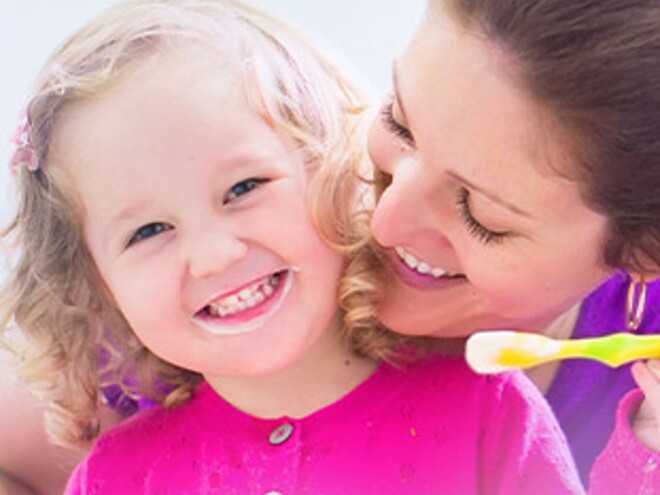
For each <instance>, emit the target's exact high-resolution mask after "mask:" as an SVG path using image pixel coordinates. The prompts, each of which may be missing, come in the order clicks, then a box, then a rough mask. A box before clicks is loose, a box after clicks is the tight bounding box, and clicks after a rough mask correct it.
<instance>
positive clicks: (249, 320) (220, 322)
mask: <svg viewBox="0 0 660 495" xmlns="http://www.w3.org/2000/svg"><path fill="white" fill-rule="evenodd" d="M272 277H277V278H278V279H279V280H278V282H277V284H276V285H272V293H270V294H268V295H267V296H266V297H265V298H264V299H263V300H262V301H261V302H258V303H256V304H254V305H253V306H251V307H248V308H245V309H239V310H236V309H235V308H234V309H233V310H234V311H235V312H233V313H232V314H227V315H225V316H220V315H219V314H218V312H217V311H209V306H206V307H205V308H203V309H201V310H200V311H198V312H197V313H196V314H195V315H194V316H193V321H195V322H196V323H197V324H198V325H199V326H200V327H201V328H202V329H203V330H204V331H206V332H209V333H212V334H214V335H238V334H243V333H248V332H252V331H254V330H257V329H259V328H261V327H262V326H263V324H264V323H265V321H266V320H267V319H269V318H270V316H271V315H272V314H273V313H275V312H276V311H277V310H278V309H279V307H280V306H281V305H282V302H283V301H284V298H285V297H286V295H287V293H288V292H289V291H290V290H291V285H292V283H293V277H292V274H291V270H289V269H287V270H283V271H280V272H276V273H273V274H272V275H271V276H270V278H272ZM267 278H269V277H265V278H264V279H267ZM249 285H250V284H247V286H249ZM240 291H241V289H238V290H237V291H234V292H233V293H230V294H225V295H224V296H223V297H222V298H218V299H216V301H217V300H219V299H226V298H227V297H228V296H231V294H238V293H239V292H240ZM212 313H216V314H212Z"/></svg>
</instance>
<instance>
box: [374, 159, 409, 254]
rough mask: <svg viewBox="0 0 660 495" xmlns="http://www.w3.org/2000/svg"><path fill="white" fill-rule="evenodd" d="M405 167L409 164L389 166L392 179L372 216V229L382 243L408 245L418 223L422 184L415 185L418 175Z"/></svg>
mask: <svg viewBox="0 0 660 495" xmlns="http://www.w3.org/2000/svg"><path fill="white" fill-rule="evenodd" d="M408 165H410V164H408ZM405 168H406V164H398V165H396V166H392V165H390V166H389V167H388V172H389V173H390V174H391V182H390V184H389V185H388V186H387V188H386V189H385V190H384V191H383V192H382V194H381V196H380V198H379V199H378V202H377V204H376V208H375V210H374V213H373V216H372V218H371V232H372V234H373V236H374V238H375V239H376V241H378V243H379V244H381V245H383V246H388V247H391V246H399V245H406V244H407V243H406V242H405V239H406V238H407V237H408V236H409V235H410V234H411V233H412V232H414V230H415V229H416V228H417V227H418V225H417V224H418V220H419V215H418V213H419V206H420V205H419V201H420V199H421V198H420V196H419V190H420V187H416V185H415V180H416V179H415V178H414V176H413V175H412V174H410V173H406V172H405V170H404V169H405Z"/></svg>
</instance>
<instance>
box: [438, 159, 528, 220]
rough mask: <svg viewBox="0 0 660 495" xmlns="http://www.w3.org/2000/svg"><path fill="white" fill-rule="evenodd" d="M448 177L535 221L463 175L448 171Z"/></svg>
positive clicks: (525, 212)
mask: <svg viewBox="0 0 660 495" xmlns="http://www.w3.org/2000/svg"><path fill="white" fill-rule="evenodd" d="M447 175H449V176H450V177H451V178H452V179H454V180H455V181H457V182H460V183H461V184H463V185H465V186H467V187H469V188H470V189H472V190H473V191H477V192H478V193H480V194H483V195H484V196H486V197H487V198H488V199H490V200H491V201H493V202H495V203H497V204H499V205H501V206H503V207H504V208H506V209H507V210H509V211H511V212H513V213H515V214H516V215H520V216H522V217H525V218H529V219H530V220H535V218H534V216H533V215H532V214H531V213H529V212H527V211H525V210H522V209H520V208H519V207H518V206H516V205H514V204H512V203H510V202H508V201H507V200H506V199H504V198H502V197H500V196H499V195H497V194H496V193H494V192H491V191H487V190H485V189H483V188H482V187H480V186H478V185H476V184H474V183H473V182H471V181H469V180H468V179H466V178H465V177H463V176H462V175H459V174H457V173H456V172H453V171H448V172H447Z"/></svg>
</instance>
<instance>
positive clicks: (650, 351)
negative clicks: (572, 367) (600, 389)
mask: <svg viewBox="0 0 660 495" xmlns="http://www.w3.org/2000/svg"><path fill="white" fill-rule="evenodd" d="M557 357H561V358H566V357H583V358H591V359H595V360H596V361H600V362H602V363H605V364H608V365H610V366H612V367H617V366H621V365H622V364H625V363H629V362H630V361H635V360H638V359H650V358H660V335H635V334H631V333H614V334H611V335H607V336H605V337H596V338H590V339H578V340H564V341H562V350H561V351H560V352H559V354H558V356H557Z"/></svg>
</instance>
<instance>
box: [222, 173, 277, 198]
mask: <svg viewBox="0 0 660 495" xmlns="http://www.w3.org/2000/svg"><path fill="white" fill-rule="evenodd" d="M269 181H270V179H266V178H263V177H250V178H249V179H245V180H242V181H240V182H237V183H236V184H234V185H233V186H231V187H230V188H229V191H227V193H226V194H225V195H224V197H223V198H222V204H223V205H224V204H227V203H229V202H230V201H233V200H235V199H237V198H240V197H241V196H243V195H245V194H247V193H249V192H250V191H252V190H253V189H256V188H257V187H259V186H260V185H261V184H265V183H267V182H269Z"/></svg>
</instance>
